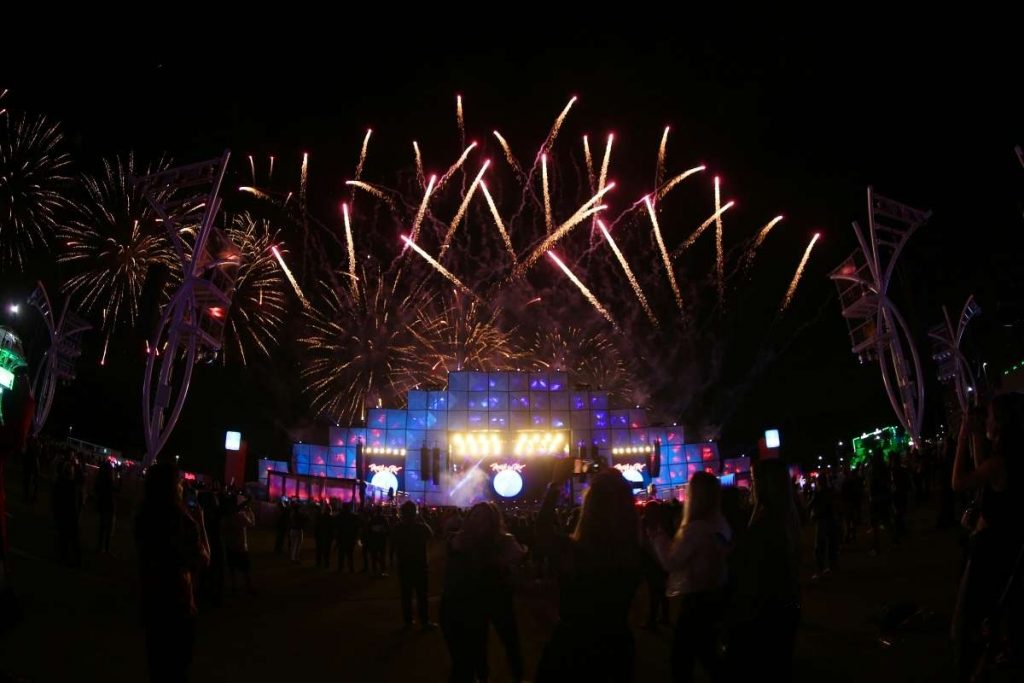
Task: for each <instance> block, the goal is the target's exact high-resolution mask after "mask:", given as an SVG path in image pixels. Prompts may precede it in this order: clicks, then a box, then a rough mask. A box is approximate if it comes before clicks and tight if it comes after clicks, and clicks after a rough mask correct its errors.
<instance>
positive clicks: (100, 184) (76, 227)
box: [58, 154, 180, 340]
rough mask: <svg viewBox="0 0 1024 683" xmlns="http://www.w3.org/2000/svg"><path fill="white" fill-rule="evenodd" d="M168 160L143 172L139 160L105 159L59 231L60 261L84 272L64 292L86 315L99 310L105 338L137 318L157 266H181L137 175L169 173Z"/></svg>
mask: <svg viewBox="0 0 1024 683" xmlns="http://www.w3.org/2000/svg"><path fill="white" fill-rule="evenodd" d="M168 167H169V164H168V162H167V161H165V160H161V161H158V162H157V163H156V164H154V165H152V166H149V167H146V168H143V167H139V166H137V165H136V163H135V157H134V155H132V154H129V155H128V156H127V158H125V159H121V158H116V159H114V160H112V161H105V162H104V164H103V172H102V173H100V174H99V175H96V176H85V177H84V178H82V187H83V189H84V190H85V197H84V198H83V200H82V201H81V202H77V203H76V204H75V205H74V206H73V211H72V212H71V214H70V217H69V220H68V222H67V224H66V225H64V226H62V228H61V230H60V241H61V244H62V247H63V250H62V253H61V254H60V256H59V257H58V260H59V261H60V262H61V263H65V264H69V265H70V266H71V267H72V268H73V269H80V270H78V271H77V272H76V274H75V275H73V276H72V277H71V278H69V279H68V281H67V283H66V284H65V285H64V291H65V292H66V293H67V294H68V295H69V296H71V297H74V298H76V299H77V300H78V301H79V305H80V306H81V307H82V309H83V310H85V311H89V312H91V311H94V310H96V309H97V308H99V310H100V313H101V324H100V329H101V330H102V331H103V333H104V335H105V336H106V338H107V339H108V340H109V338H110V336H111V335H112V334H113V333H114V332H115V331H116V330H117V329H118V328H119V327H120V325H121V324H123V323H127V324H129V325H132V326H134V325H135V324H136V322H137V319H138V312H139V299H140V297H141V296H142V289H143V287H144V285H145V283H146V281H147V278H148V277H149V275H150V272H151V271H152V270H153V269H154V268H156V267H157V266H164V267H166V268H167V269H168V270H170V271H172V272H173V271H174V270H176V269H178V268H179V267H180V264H179V263H178V262H177V259H176V257H175V255H174V252H173V250H172V249H171V247H170V244H169V243H168V241H167V238H166V235H165V233H164V230H163V227H162V226H161V225H159V224H157V223H156V216H155V215H154V214H153V212H152V209H151V208H150V206H149V203H148V202H147V201H146V200H145V198H144V197H143V196H142V194H141V193H140V192H139V191H137V190H136V189H135V185H134V184H133V183H132V178H133V177H138V176H146V175H150V174H152V173H159V172H161V171H164V170H166V169H167V168H168Z"/></svg>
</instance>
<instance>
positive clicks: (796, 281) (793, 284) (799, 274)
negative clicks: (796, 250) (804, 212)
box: [779, 232, 821, 313]
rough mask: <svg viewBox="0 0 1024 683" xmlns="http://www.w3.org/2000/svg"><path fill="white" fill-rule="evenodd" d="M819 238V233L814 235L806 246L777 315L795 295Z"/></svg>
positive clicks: (784, 310)
mask: <svg viewBox="0 0 1024 683" xmlns="http://www.w3.org/2000/svg"><path fill="white" fill-rule="evenodd" d="M820 238H821V233H820V232H816V233H814V237H812V238H811V242H810V244H808V245H807V249H805V250H804V255H803V257H802V258H801V259H800V263H799V265H797V267H796V272H795V273H793V280H792V281H791V282H790V283H789V289H787V290H786V296H785V297H784V298H783V299H782V305H781V306H779V313H785V312H786V309H787V308H789V305H790V304H791V303H792V302H793V295H794V294H796V286H797V285H798V284H800V278H801V277H803V274H804V268H806V267H807V261H809V260H810V258H811V250H812V249H814V245H815V243H816V242H817V241H818V240H819V239H820Z"/></svg>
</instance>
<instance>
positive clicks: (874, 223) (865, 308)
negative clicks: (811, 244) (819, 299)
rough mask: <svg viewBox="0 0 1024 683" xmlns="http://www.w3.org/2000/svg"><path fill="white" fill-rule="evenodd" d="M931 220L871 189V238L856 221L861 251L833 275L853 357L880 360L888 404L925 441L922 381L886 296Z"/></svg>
mask: <svg viewBox="0 0 1024 683" xmlns="http://www.w3.org/2000/svg"><path fill="white" fill-rule="evenodd" d="M930 216H931V212H926V211H919V210H917V209H913V208H911V207H909V206H906V205H904V204H900V203H899V202H895V201H893V200H891V199H887V198H885V197H882V196H881V195H876V194H874V191H873V190H872V188H870V187H869V188H868V235H867V238H865V235H864V232H863V231H862V230H861V228H860V226H859V225H858V224H857V222H856V221H854V223H853V232H854V234H855V235H856V236H857V242H858V244H859V245H860V251H854V252H853V254H851V255H850V257H849V258H847V259H846V260H845V261H843V263H841V264H840V265H839V267H838V268H836V269H835V270H834V271H832V273H831V275H829V277H830V278H831V279H832V280H833V281H834V282H835V283H836V287H837V288H838V289H839V300H840V302H841V304H842V306H843V317H844V318H846V321H847V326H848V327H849V331H850V340H851V342H852V345H853V352H854V353H855V354H857V355H858V357H859V358H860V360H861V362H862V363H863V362H866V361H870V360H878V362H879V366H880V368H881V371H882V382H883V383H884V384H885V392H886V394H887V395H888V396H889V402H890V403H891V404H892V408H893V410H894V411H895V412H896V416H897V418H899V421H900V424H901V425H902V426H903V428H904V429H905V430H906V431H907V434H909V435H910V436H911V438H913V439H920V437H921V422H922V418H923V414H924V377H923V375H922V372H921V360H920V358H919V357H918V355H917V349H916V347H915V345H914V339H913V336H912V335H911V332H910V328H909V326H908V325H907V322H906V320H904V319H903V316H902V315H900V312H899V310H897V308H896V306H895V305H894V304H893V302H892V300H891V299H889V297H888V290H889V283H890V281H891V280H892V273H893V270H894V268H895V266H896V261H897V259H898V258H899V255H900V253H901V252H902V251H903V248H904V247H905V246H906V244H907V241H908V240H909V239H910V237H911V235H913V234H914V232H916V231H917V229H918V228H919V227H921V226H922V225H923V224H924V223H925V222H927V220H928V218H929V217H930ZM908 351H909V358H908V357H907V356H908Z"/></svg>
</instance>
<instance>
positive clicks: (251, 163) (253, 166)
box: [249, 154, 256, 185]
mask: <svg viewBox="0 0 1024 683" xmlns="http://www.w3.org/2000/svg"><path fill="white" fill-rule="evenodd" d="M249 173H250V174H251V177H252V184H253V185H255V184H256V162H255V161H253V160H252V155H251V154H250V155H249Z"/></svg>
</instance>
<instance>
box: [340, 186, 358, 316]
mask: <svg viewBox="0 0 1024 683" xmlns="http://www.w3.org/2000/svg"><path fill="white" fill-rule="evenodd" d="M341 213H342V216H344V218H345V246H346V248H347V249H348V277H349V280H350V286H351V288H352V297H353V298H358V296H359V280H358V279H357V278H356V245H355V240H354V239H353V238H352V223H351V221H350V220H349V217H348V204H342V205H341Z"/></svg>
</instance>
